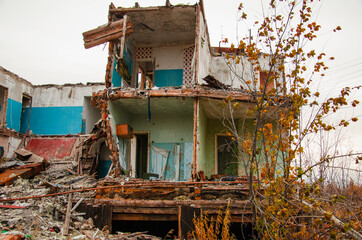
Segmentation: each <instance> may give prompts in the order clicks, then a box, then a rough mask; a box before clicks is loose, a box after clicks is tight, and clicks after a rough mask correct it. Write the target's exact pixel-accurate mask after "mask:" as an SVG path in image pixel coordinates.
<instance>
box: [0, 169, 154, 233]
mask: <svg viewBox="0 0 362 240" xmlns="http://www.w3.org/2000/svg"><path fill="white" fill-rule="evenodd" d="M50 170H51V169H48V170H47V171H43V172H42V173H41V174H40V175H37V176H35V177H34V178H32V179H22V178H17V179H16V180H15V181H14V182H13V183H12V184H11V185H9V186H3V187H0V230H1V234H0V239H159V238H157V237H153V236H150V235H147V234H146V233H145V232H141V233H118V234H111V233H110V232H109V230H108V229H106V228H105V229H97V228H95V227H94V223H93V220H92V218H89V219H85V218H84V215H85V213H78V212H76V208H77V206H76V204H75V203H74V201H76V202H78V201H79V199H82V200H87V199H90V198H92V197H94V196H95V190H94V191H80V192H74V193H72V194H73V204H71V207H72V208H74V211H72V212H71V214H70V216H69V217H70V219H71V221H70V226H69V233H68V234H66V235H65V234H63V232H64V227H65V222H66V216H67V205H68V202H69V198H68V196H69V194H62V193H63V192H72V190H75V191H76V190H77V189H78V190H79V189H84V188H92V187H95V186H96V185H97V184H98V181H97V180H96V179H95V178H94V177H93V176H89V175H84V176H78V175H72V174H70V173H69V172H67V171H66V170H65V169H58V171H57V172H56V173H55V171H50ZM52 194H53V195H54V196H49V195H52ZM18 198H20V199H19V200H16V199H18ZM3 236H13V238H10V237H9V238H3Z"/></svg>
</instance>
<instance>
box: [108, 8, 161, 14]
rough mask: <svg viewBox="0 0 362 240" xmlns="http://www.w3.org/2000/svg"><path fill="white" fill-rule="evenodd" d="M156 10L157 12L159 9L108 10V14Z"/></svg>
mask: <svg viewBox="0 0 362 240" xmlns="http://www.w3.org/2000/svg"><path fill="white" fill-rule="evenodd" d="M158 10H159V7H144V8H116V9H110V10H109V13H127V12H141V11H158Z"/></svg>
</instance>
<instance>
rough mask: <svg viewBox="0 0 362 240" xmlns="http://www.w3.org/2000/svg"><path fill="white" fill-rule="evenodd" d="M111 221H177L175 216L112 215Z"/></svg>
mask: <svg viewBox="0 0 362 240" xmlns="http://www.w3.org/2000/svg"><path fill="white" fill-rule="evenodd" d="M112 220H113V221H115V220H116V221H177V215H176V214H175V215H158V214H137V213H135V214H132V213H130V214H124V213H114V214H113V216H112Z"/></svg>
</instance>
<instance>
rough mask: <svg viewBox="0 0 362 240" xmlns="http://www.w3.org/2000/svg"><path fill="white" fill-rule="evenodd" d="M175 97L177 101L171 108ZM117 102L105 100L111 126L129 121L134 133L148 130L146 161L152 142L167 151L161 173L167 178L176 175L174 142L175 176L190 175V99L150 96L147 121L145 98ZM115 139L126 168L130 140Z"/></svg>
mask: <svg viewBox="0 0 362 240" xmlns="http://www.w3.org/2000/svg"><path fill="white" fill-rule="evenodd" d="M177 101H181V102H180V104H179V105H178V107H177V108H175V104H176V103H177ZM120 102H121V103H120ZM120 102H117V101H111V102H110V104H109V110H110V113H111V116H112V117H111V120H112V128H113V130H114V129H115V127H116V124H129V125H130V126H131V127H132V128H133V131H134V132H135V133H141V132H148V133H149V134H150V135H149V136H150V137H149V141H150V149H149V150H150V151H149V159H150V160H149V161H152V160H151V159H152V146H155V147H158V148H162V149H165V150H167V151H169V152H170V155H169V158H168V159H167V164H168V168H167V170H166V173H165V176H166V179H168V180H171V179H172V180H174V178H175V176H176V168H175V164H174V163H175V161H176V160H175V159H176V158H175V155H174V149H175V146H176V145H178V146H180V151H181V156H182V157H181V160H180V161H181V162H180V168H179V179H181V180H185V179H189V178H190V176H191V162H192V152H193V149H192V146H193V144H192V142H193V99H187V100H185V101H183V100H177V99H176V98H172V99H162V98H160V99H152V100H151V113H152V115H151V121H150V122H148V115H147V107H146V106H145V105H147V104H146V103H147V101H146V100H144V99H139V100H132V102H128V100H125V101H123V104H124V105H122V100H120ZM175 102H176V103H175ZM125 103H126V104H125ZM126 106H127V107H126ZM113 132H115V131H113ZM116 139H117V140H118V148H119V150H120V162H121V165H122V166H123V167H126V169H128V167H129V162H130V151H129V150H130V149H129V148H130V140H128V139H121V138H118V137H116ZM151 165H152V164H150V166H149V169H148V171H149V172H152V166H151Z"/></svg>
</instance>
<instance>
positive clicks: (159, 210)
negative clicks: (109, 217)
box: [113, 207, 177, 214]
mask: <svg viewBox="0 0 362 240" xmlns="http://www.w3.org/2000/svg"><path fill="white" fill-rule="evenodd" d="M113 213H143V214H177V208H176V207H171V208H170V207H167V208H151V207H138V208H137V207H114V208H113Z"/></svg>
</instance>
